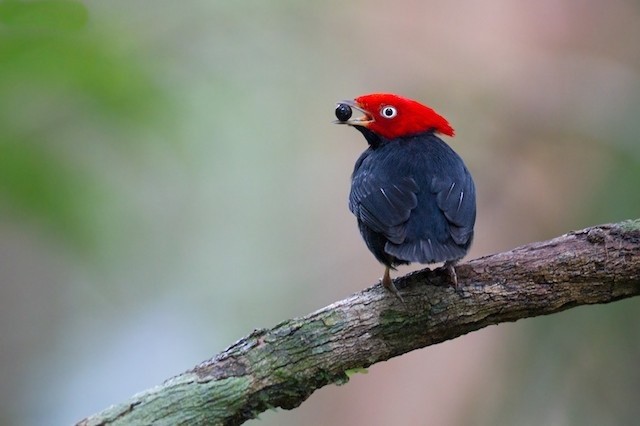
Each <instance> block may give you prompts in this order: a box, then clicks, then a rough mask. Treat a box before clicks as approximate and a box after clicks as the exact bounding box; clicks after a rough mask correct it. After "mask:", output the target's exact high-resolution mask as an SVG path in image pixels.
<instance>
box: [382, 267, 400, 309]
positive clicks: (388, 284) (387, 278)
mask: <svg viewBox="0 0 640 426" xmlns="http://www.w3.org/2000/svg"><path fill="white" fill-rule="evenodd" d="M380 282H381V283H382V285H383V286H384V288H386V289H387V290H389V291H390V292H391V293H393V295H394V296H396V297H397V298H398V300H400V301H401V302H402V303H403V304H404V299H403V298H402V296H401V295H400V292H399V291H398V289H397V288H396V286H395V285H393V281H391V275H390V274H389V267H388V266H385V268H384V275H383V277H382V279H381V280H380Z"/></svg>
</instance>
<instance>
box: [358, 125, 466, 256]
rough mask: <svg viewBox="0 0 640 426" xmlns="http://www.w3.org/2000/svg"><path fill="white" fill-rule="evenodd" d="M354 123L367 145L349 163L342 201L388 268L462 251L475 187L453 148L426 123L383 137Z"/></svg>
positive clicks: (366, 240)
mask: <svg viewBox="0 0 640 426" xmlns="http://www.w3.org/2000/svg"><path fill="white" fill-rule="evenodd" d="M354 127H356V128H357V129H358V130H360V132H362V134H363V135H364V136H365V138H366V139H367V142H368V143H369V148H368V149H367V150H366V151H365V152H363V153H362V155H361V156H360V158H359V159H358V161H357V162H356V165H355V168H354V171H353V175H352V184H351V193H350V195H349V209H350V210H351V212H352V213H353V214H354V215H355V216H356V218H357V219H358V226H359V228H360V233H361V234H362V237H363V238H364V241H365V243H366V244H367V247H368V248H369V250H371V252H372V253H373V254H374V255H375V257H376V258H377V259H378V260H379V261H380V262H381V263H383V264H384V265H386V266H387V267H390V268H393V267H395V266H397V265H401V264H408V263H411V262H418V263H426V264H430V263H437V262H448V264H450V265H453V264H454V263H455V262H456V261H457V260H459V259H461V258H462V257H464V256H465V254H466V253H467V251H468V250H469V247H470V245H471V242H472V240H473V227H474V224H475V219H476V191H475V186H474V183H473V179H472V177H471V174H470V173H469V171H468V170H467V168H466V166H465V164H464V162H463V161H462V159H461V158H460V156H458V154H456V153H455V152H454V151H453V150H452V149H451V148H450V147H449V146H448V145H447V144H446V143H445V142H444V141H443V140H442V139H440V138H439V137H438V136H437V135H436V134H435V132H434V131H432V130H429V131H426V132H422V133H418V134H414V135H409V136H404V137H397V138H394V139H386V138H384V137H382V136H380V135H379V134H376V133H374V132H372V131H370V130H369V129H368V128H366V127H362V126H354Z"/></svg>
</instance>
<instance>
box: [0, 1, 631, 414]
mask: <svg viewBox="0 0 640 426" xmlns="http://www.w3.org/2000/svg"><path fill="white" fill-rule="evenodd" d="M639 42H640V5H639V4H638V2H637V1H631V0H627V1H625V0H610V1H607V2H593V1H592V2H572V1H568V0H553V1H551V0H544V1H539V2H529V3H525V2H517V3H516V2H510V1H507V0H497V1H492V2H464V1H430V2H422V1H398V2H388V1H369V2H365V1H351V2H344V1H328V2H315V3H311V2H300V1H285V0H281V1H271V2H264V1H255V0H253V1H244V2H231V1H215V0H214V1H211V0H209V1H204V0H189V1H182V2H175V1H166V0H153V1H151V0H146V1H144V0H139V1H131V0H128V1H122V0H112V1H98V0H94V1H85V2H77V1H61V0H49V1H32V2H18V1H3V2H0V236H1V237H0V377H1V378H2V380H0V423H1V424H6V425H54V424H70V423H72V422H74V421H77V420H79V419H81V418H83V417H85V416H87V415H89V414H92V413H94V412H96V411H99V410H101V409H103V408H106V407H107V406H108V405H110V404H112V403H116V402H121V401H123V400H125V399H127V398H128V397H130V396H131V395H132V394H134V393H136V392H138V391H141V390H144V389H146V388H148V387H151V386H154V385H156V384H158V383H160V382H162V381H163V380H164V379H166V378H168V377H171V376H173V375H175V374H179V373H181V372H183V371H185V370H186V369H188V368H190V367H192V366H193V365H195V364H196V363H198V362H200V361H202V360H204V359H207V358H209V357H210V356H212V355H213V354H215V353H216V352H218V351H220V350H222V349H224V348H225V347H226V346H228V345H229V344H231V343H232V342H233V341H235V340H236V339H238V338H240V337H242V336H243V335H246V334H248V333H249V332H250V331H251V330H252V329H254V328H259V327H270V326H273V325H274V324H276V323H278V322H279V321H281V320H283V319H286V318H289V317H293V316H301V315H304V314H306V313H308V312H311V311H313V310H315V309H317V308H320V307H323V306H325V305H327V304H329V303H331V302H333V301H335V300H339V299H341V298H344V297H346V296H348V295H349V294H351V293H353V292H355V291H358V290H360V289H362V288H364V287H366V286H368V285H370V284H373V283H375V282H376V280H377V278H378V277H379V276H380V275H381V273H382V268H381V267H380V266H379V265H378V264H377V263H376V261H375V260H374V258H373V256H371V255H370V253H369V252H368V251H367V249H366V248H365V246H364V244H363V243H362V242H361V240H360V236H359V234H358V231H357V227H356V225H355V220H354V218H353V217H352V216H351V215H350V213H349V212H348V209H347V204H346V199H347V194H348V188H349V176H350V173H351V169H352V167H353V163H354V162H355V160H356V158H357V156H358V155H359V153H360V152H361V151H362V150H363V149H364V148H365V142H364V140H363V138H362V137H361V136H360V135H359V134H358V133H357V132H355V131H353V130H350V129H347V128H344V127H341V126H333V125H331V124H330V122H331V121H332V120H333V110H334V105H335V102H336V101H339V100H342V99H346V98H353V97H354V96H357V95H359V94H363V93H368V92H374V91H390V92H397V93H400V94H403V95H406V96H409V97H412V98H415V99H418V100H421V101H423V102H425V103H427V104H429V105H431V106H433V107H434V108H435V109H436V110H438V111H439V112H441V113H442V114H443V115H445V116H446V117H447V118H448V119H449V120H450V122H451V123H452V124H453V125H454V127H455V128H456V132H457V135H456V137H455V138H453V139H448V141H449V142H450V144H451V145H452V146H453V147H454V149H456V150H457V151H458V152H459V153H460V154H461V155H462V157H463V158H464V159H465V161H466V163H467V165H468V167H469V168H470V170H471V171H472V173H473V175H474V176H475V180H476V184H477V189H478V199H479V200H478V201H479V206H478V222H477V232H476V239H475V245H474V247H473V250H472V252H471V254H470V257H476V256H480V255H484V254H489V253H492V252H497V251H502V250H505V249H509V248H512V247H514V246H516V245H520V244H524V243H527V242H531V241H536V240H542V239H546V238H550V237H553V236H556V235H559V234H562V233H564V232H567V231H569V230H572V229H578V228H582V227H585V226H588V225H593V224H597V223H604V222H615V221H619V220H622V219H627V218H636V217H638V216H639V214H640V194H639V189H638V185H639V183H640V141H639V138H638V135H640V120H639V118H640V48H639V47H638V46H639ZM409 270H410V269H408V268H403V269H401V270H400V273H405V272H408V271H409ZM638 308H640V301H639V300H627V301H621V302H618V303H615V304H612V305H609V306H595V307H583V308H577V309H572V310H570V311H568V312H565V313H561V314H557V315H553V316H550V317H546V318H537V319H528V320H523V321H519V322H517V323H514V324H503V325H499V326H494V327H490V328H487V329H484V330H482V331H479V332H475V333H472V334H469V335H467V336H464V337H461V338H459V339H456V340H454V341H451V342H446V343H443V344H440V345H437V346H433V347H429V348H426V349H423V350H419V351H415V352H413V353H410V354H407V355H404V356H402V357H399V358H396V359H393V360H390V361H388V362H385V363H381V364H379V365H375V366H372V367H371V368H369V370H368V374H359V375H356V376H354V377H353V378H352V379H351V381H350V382H349V383H348V384H346V385H344V386H340V387H337V386H328V387H325V388H323V389H321V390H319V391H318V392H316V393H315V394H313V395H312V396H311V397H310V398H309V399H308V400H307V401H306V402H305V403H303V404H302V406H301V407H300V408H298V409H296V410H294V411H282V410H275V411H270V412H267V413H264V414H263V415H261V416H260V419H259V420H254V421H251V422H249V423H248V424H252V425H258V424H260V425H336V424H344V425H390V424H397V425H468V424H474V425H496V424H505V425H506V424H518V425H539V424H546V425H578V424H580V425H585V424H592V425H602V424H616V425H624V424H634V423H635V422H637V419H638V418H640V404H638V395H640V368H638V360H640V326H639V325H638V324H639V321H640V313H639V312H638Z"/></svg>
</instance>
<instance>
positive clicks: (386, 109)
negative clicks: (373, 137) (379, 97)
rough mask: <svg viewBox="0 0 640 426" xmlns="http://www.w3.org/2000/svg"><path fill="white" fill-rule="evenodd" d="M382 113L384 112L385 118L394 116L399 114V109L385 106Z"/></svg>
mask: <svg viewBox="0 0 640 426" xmlns="http://www.w3.org/2000/svg"><path fill="white" fill-rule="evenodd" d="M380 114H382V116H383V117H384V118H393V117H395V116H396V115H398V111H397V110H396V109H395V108H394V107H392V106H383V107H382V109H381V110H380Z"/></svg>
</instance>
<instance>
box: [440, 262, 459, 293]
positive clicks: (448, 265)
mask: <svg viewBox="0 0 640 426" xmlns="http://www.w3.org/2000/svg"><path fill="white" fill-rule="evenodd" d="M456 263H458V261H457V260H447V261H446V262H444V265H443V266H442V267H443V268H444V269H445V270H446V271H447V274H448V275H449V280H450V282H451V284H453V287H454V288H455V289H456V290H457V289H458V274H456V268H455V266H456Z"/></svg>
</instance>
